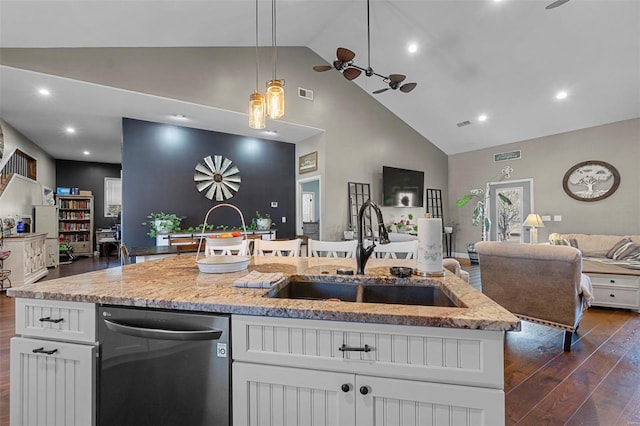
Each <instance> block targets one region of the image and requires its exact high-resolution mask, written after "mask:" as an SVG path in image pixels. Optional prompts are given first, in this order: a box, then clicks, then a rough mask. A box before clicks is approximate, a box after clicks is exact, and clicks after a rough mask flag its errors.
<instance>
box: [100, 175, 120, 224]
mask: <svg viewBox="0 0 640 426" xmlns="http://www.w3.org/2000/svg"><path fill="white" fill-rule="evenodd" d="M121 209H122V180H121V179H120V178H110V177H106V178H104V217H118V216H120V210H121Z"/></svg>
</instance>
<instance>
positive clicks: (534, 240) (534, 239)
mask: <svg viewBox="0 0 640 426" xmlns="http://www.w3.org/2000/svg"><path fill="white" fill-rule="evenodd" d="M522 225H523V226H529V227H531V244H538V228H542V227H544V222H542V218H541V217H540V215H539V214H535V213H531V214H530V215H529V216H527V219H526V220H525V221H524V223H523V224H522Z"/></svg>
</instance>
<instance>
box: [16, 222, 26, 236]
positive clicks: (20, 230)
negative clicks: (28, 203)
mask: <svg viewBox="0 0 640 426" xmlns="http://www.w3.org/2000/svg"><path fill="white" fill-rule="evenodd" d="M16 231H17V232H18V234H22V233H23V232H24V222H22V221H19V222H18V224H17V225H16Z"/></svg>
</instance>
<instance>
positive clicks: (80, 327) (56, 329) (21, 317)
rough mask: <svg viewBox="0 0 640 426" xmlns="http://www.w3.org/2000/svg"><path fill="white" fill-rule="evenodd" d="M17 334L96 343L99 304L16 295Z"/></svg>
mask: <svg viewBox="0 0 640 426" xmlns="http://www.w3.org/2000/svg"><path fill="white" fill-rule="evenodd" d="M16 334H19V335H22V336H34V337H44V338H47V339H57V340H68V341H73V342H87V343H94V342H95V341H96V308H95V305H94V304H93V303H84V302H66V301H57V300H36V299H23V298H18V299H16Z"/></svg>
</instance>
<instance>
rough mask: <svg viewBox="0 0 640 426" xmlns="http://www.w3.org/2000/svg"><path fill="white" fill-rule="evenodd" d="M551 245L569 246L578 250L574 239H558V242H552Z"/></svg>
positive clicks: (576, 241)
mask: <svg viewBox="0 0 640 426" xmlns="http://www.w3.org/2000/svg"><path fill="white" fill-rule="evenodd" d="M551 243H552V244H554V245H556V246H571V247H575V248H578V240H576V239H575V238H569V239H566V238H560V239H558V240H552V241H551Z"/></svg>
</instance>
